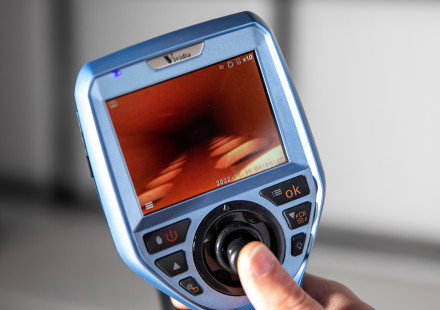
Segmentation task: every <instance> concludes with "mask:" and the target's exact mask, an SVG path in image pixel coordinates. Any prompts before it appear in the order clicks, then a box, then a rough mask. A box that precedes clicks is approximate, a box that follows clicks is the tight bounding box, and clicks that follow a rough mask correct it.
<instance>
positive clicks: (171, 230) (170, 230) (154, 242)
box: [143, 219, 190, 254]
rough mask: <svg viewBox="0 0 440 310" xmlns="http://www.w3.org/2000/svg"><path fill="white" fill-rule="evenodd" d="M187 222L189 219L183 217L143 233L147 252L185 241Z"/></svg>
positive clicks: (151, 252)
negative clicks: (180, 219)
mask: <svg viewBox="0 0 440 310" xmlns="http://www.w3.org/2000/svg"><path fill="white" fill-rule="evenodd" d="M189 224H190V220H189V219H185V220H183V221H180V222H177V223H174V224H171V225H168V226H165V227H163V228H161V229H158V230H155V231H153V232H150V233H148V234H145V235H144V237H143V239H144V243H145V247H146V248H147V251H148V253H150V254H154V253H157V252H160V251H162V250H165V249H168V248H170V247H172V246H174V245H176V244H179V243H182V242H185V239H186V233H187V231H188V227H189Z"/></svg>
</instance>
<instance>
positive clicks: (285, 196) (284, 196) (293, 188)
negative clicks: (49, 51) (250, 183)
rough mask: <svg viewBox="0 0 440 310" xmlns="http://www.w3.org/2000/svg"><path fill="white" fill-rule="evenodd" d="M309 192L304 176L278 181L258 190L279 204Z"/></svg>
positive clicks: (275, 203)
mask: <svg viewBox="0 0 440 310" xmlns="http://www.w3.org/2000/svg"><path fill="white" fill-rule="evenodd" d="M308 194H310V189H309V185H308V184H307V179H306V177H305V176H303V175H301V176H298V177H295V178H293V179H290V180H287V181H284V182H281V183H278V184H276V185H273V186H271V187H268V188H265V189H263V190H261V191H260V195H261V196H263V197H264V198H266V199H267V200H269V201H270V202H272V203H273V204H274V205H276V206H279V205H282V204H285V203H287V202H290V201H293V200H295V199H298V198H301V197H304V196H307V195H308Z"/></svg>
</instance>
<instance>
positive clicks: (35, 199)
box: [0, 0, 440, 310]
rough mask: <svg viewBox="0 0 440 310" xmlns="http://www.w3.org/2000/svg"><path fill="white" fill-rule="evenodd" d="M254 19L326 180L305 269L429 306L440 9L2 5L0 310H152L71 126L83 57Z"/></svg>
mask: <svg viewBox="0 0 440 310" xmlns="http://www.w3.org/2000/svg"><path fill="white" fill-rule="evenodd" d="M243 10H250V11H254V12H255V13H257V14H258V15H260V16H261V17H262V18H263V19H264V20H266V22H267V23H269V24H270V25H271V26H272V27H273V29H274V31H275V33H276V35H277V37H278V40H279V43H280V45H281V47H282V49H283V51H284V53H285V56H286V58H287V61H288V63H289V67H290V69H291V72H292V75H293V79H294V81H295V83H296V87H297V89H298V92H299V93H300V96H301V99H302V102H303V105H304V109H305V111H306V113H307V116H308V118H309V122H310V124H311V127H312V130H313V133H314V136H315V139H316V142H317V145H318V148H319V151H320V155H321V159H322V161H323V165H324V169H325V172H326V177H327V196H326V204H325V208H324V213H323V217H322V220H321V226H320V230H319V233H318V239H317V243H316V245H315V248H314V251H313V253H312V259H311V263H310V265H309V266H310V267H309V271H310V272H312V273H315V274H319V275H321V276H324V277H329V278H332V279H334V280H338V281H341V282H343V283H345V284H346V285H347V286H349V287H350V288H351V289H352V290H354V291H355V292H356V293H357V294H358V295H359V296H360V297H361V298H363V299H364V300H365V301H367V302H368V303H370V304H372V305H373V306H375V307H377V308H379V309H415V308H417V309H438V308H439V307H440V296H439V292H440V224H439V219H440V202H439V199H438V193H439V191H440V181H439V179H438V178H439V175H440V139H439V136H440V121H439V117H440V57H439V55H440V2H439V1H434V0H432V1H431V0H420V1H415V0H414V1H410V0H386V1H385V0H384V1H366V0H355V1H349V0H309V1H306V0H296V1H287V0H286V1H284V0H278V1H263V0H253V1H251V0H223V1H208V0H187V1H181V0H162V1H151V0H150V1H146V0H144V1H141V0H126V1H116V0H2V1H1V2H0V39H1V47H0V56H1V58H0V59H1V64H2V66H1V70H0V72H1V77H0V80H1V83H0V90H1V92H0V96H1V99H2V103H1V113H0V145H1V152H0V156H1V157H0V308H1V309H68V310H70V309H159V308H160V303H159V298H158V294H157V293H156V291H155V290H154V289H153V288H152V287H151V286H150V285H149V284H147V283H145V282H144V281H143V280H141V279H140V278H139V277H137V276H136V275H135V274H134V273H133V272H132V271H131V270H129V268H128V267H126V266H125V265H124V264H123V262H122V260H121V259H120V258H119V256H118V254H117V252H116V249H115V248H114V246H113V243H112V240H111V236H110V233H109V231H108V228H107V226H106V222H105V219H104V215H103V214H102V212H101V206H100V204H99V201H98V198H97V195H96V193H95V189H94V185H93V181H92V179H91V178H90V174H89V171H88V168H87V164H86V160H85V151H84V149H83V146H82V142H81V137H80V134H79V130H78V127H77V123H76V117H75V105H74V99H73V88H74V83H75V78H76V74H77V72H78V70H79V68H80V67H81V66H82V65H83V64H84V63H86V62H89V61H91V60H93V59H95V58H98V57H101V56H103V55H105V54H109V53H111V52H113V51H116V50H118V49H121V48H123V47H126V46H128V45H131V44H135V43H138V42H140V41H144V40H146V39H149V38H152V37H154V36H157V35H160V34H163V33H166V32H169V31H172V30H175V29H178V28H182V27H185V26H189V25H191V24H195V23H198V22H202V21H204V20H207V19H211V18H215V17H219V16H223V15H227V14H230V13H235V12H238V11H243Z"/></svg>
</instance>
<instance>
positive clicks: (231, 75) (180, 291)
mask: <svg viewBox="0 0 440 310" xmlns="http://www.w3.org/2000/svg"><path fill="white" fill-rule="evenodd" d="M75 98H76V103H77V110H78V111H77V113H78V118H79V122H80V127H81V129H82V134H83V138H84V142H85V146H86V149H87V153H88V159H89V161H90V166H91V170H92V172H93V176H94V179H95V182H96V187H97V190H98V193H99V196H100V199H101V203H102V206H103V209H104V212H105V216H106V218H107V221H108V225H109V227H110V231H111V233H112V236H113V239H114V242H115V244H116V247H117V249H118V252H119V254H120V255H121V257H122V259H123V260H124V262H125V263H126V264H127V265H128V266H129V267H130V268H132V269H133V270H134V271H135V272H136V273H137V274H139V275H140V276H141V277H142V278H144V279H145V280H146V281H148V282H150V283H151V284H153V285H154V286H155V287H157V288H158V289H159V290H161V291H163V292H164V293H166V294H168V295H170V296H172V297H174V298H175V299H177V300H179V301H180V302H182V303H184V304H186V305H187V306H188V307H190V308H192V309H252V306H251V305H250V304H249V300H248V299H247V297H246V295H245V293H244V290H243V288H242V286H241V284H240V281H239V277H238V275H237V257H238V253H239V251H240V249H241V248H242V247H243V246H244V245H246V244H247V243H248V242H251V241H254V240H258V241H261V242H263V243H265V244H266V245H267V246H268V247H269V248H270V249H271V251H272V252H273V253H274V254H275V256H276V257H277V258H278V259H279V261H280V262H281V264H282V266H283V267H284V268H285V269H286V271H287V272H288V273H289V274H291V275H292V277H293V278H294V279H295V281H296V282H298V283H301V281H302V277H303V275H304V272H305V268H306V265H307V262H308V259H309V255H310V252H311V250H312V246H313V243H314V240H315V237H316V232H317V228H318V223H319V219H320V216H321V212H322V206H323V201H324V176H323V171H322V168H321V165H320V161H319V158H318V154H317V150H316V148H315V145H314V142H313V138H312V135H311V133H310V129H309V127H308V124H307V121H306V119H305V115H304V112H303V110H302V107H301V104H300V101H299V98H298V95H297V93H296V90H295V87H294V85H293V83H292V80H291V78H290V76H289V72H288V69H287V66H286V64H285V61H284V59H283V56H282V55H281V52H280V50H279V47H278V45H277V43H276V41H275V38H274V36H273V34H272V32H271V31H270V29H269V27H268V26H267V25H266V24H265V23H264V22H263V21H261V19H259V18H258V17H257V16H256V15H254V14H252V13H249V12H243V13H238V14H234V15H231V16H227V17H223V18H219V19H215V20H212V21H208V22H205V23H202V24H199V25H195V26H192V27H188V28H185V29H182V30H178V31H176V32H172V33H170V34H167V35H164V36H161V37H158V38H155V39H152V40H149V41H146V42H143V43H140V44H138V45H135V46H132V47H129V48H126V49H124V50H121V51H119V52H116V53H114V54H111V55H109V56H106V57H103V58H101V59H98V60H96V61H93V62H91V63H88V64H86V65H85V66H84V67H83V68H82V69H81V71H80V73H79V76H78V80H77V83H76V88H75Z"/></svg>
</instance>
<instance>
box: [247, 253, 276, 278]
mask: <svg viewBox="0 0 440 310" xmlns="http://www.w3.org/2000/svg"><path fill="white" fill-rule="evenodd" d="M249 262H250V264H249V271H250V273H251V274H252V275H253V276H254V277H255V278H259V279H260V278H263V277H265V276H266V275H268V274H269V273H270V272H271V271H272V269H273V267H274V266H275V257H274V256H273V255H272V253H271V252H270V250H269V249H268V248H267V247H266V246H264V245H263V244H260V245H258V246H257V247H255V248H254V250H253V251H252V254H251V255H250V259H249Z"/></svg>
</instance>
